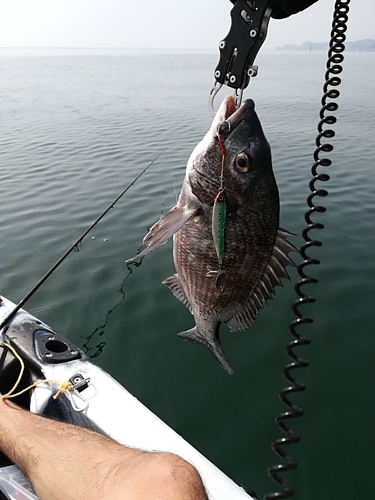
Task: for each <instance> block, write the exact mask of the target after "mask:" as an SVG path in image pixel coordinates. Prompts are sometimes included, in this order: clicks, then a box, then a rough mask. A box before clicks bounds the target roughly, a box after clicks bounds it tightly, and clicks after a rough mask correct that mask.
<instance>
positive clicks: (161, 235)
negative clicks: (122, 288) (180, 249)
mask: <svg viewBox="0 0 375 500" xmlns="http://www.w3.org/2000/svg"><path fill="white" fill-rule="evenodd" d="M198 210H199V209H197V208H187V207H177V206H176V207H173V208H172V209H171V210H170V211H169V212H167V213H166V214H164V215H162V216H161V217H160V219H159V220H158V221H157V222H156V223H155V224H154V225H153V226H152V228H151V229H150V231H149V232H148V233H147V234H146V236H145V237H144V238H143V243H145V244H146V245H147V247H146V248H145V249H144V250H143V251H142V252H141V253H139V254H138V255H136V256H135V257H132V258H131V259H128V260H126V261H125V262H131V261H132V260H135V259H138V257H143V256H144V255H146V254H148V253H149V252H152V251H153V250H155V249H156V248H158V247H160V245H164V243H166V242H167V241H168V240H169V238H170V237H171V236H173V235H174V234H175V233H177V231H178V230H179V229H181V228H182V226H183V225H184V224H186V222H187V221H188V220H189V219H190V218H191V217H193V215H194V214H195V213H196V212H197V211H198Z"/></svg>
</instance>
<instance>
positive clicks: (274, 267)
mask: <svg viewBox="0 0 375 500" xmlns="http://www.w3.org/2000/svg"><path fill="white" fill-rule="evenodd" d="M291 235H292V233H289V231H286V230H285V229H281V228H279V230H278V231H277V235H276V241H275V245H274V247H273V250H272V254H271V257H270V260H269V261H268V264H267V267H266V270H265V272H264V274H263V276H262V278H261V279H260V280H259V282H258V284H257V285H256V287H255V288H254V290H253V291H252V293H251V295H250V297H249V300H248V301H247V303H246V305H245V307H244V308H243V309H242V310H241V311H240V312H239V313H238V314H237V315H236V316H233V317H232V318H231V319H230V320H229V321H228V323H227V325H228V328H229V330H230V331H231V332H237V331H238V330H246V329H247V328H249V327H250V326H252V325H253V324H254V321H255V318H256V316H257V314H258V312H259V309H261V308H262V307H264V304H265V303H267V301H268V300H269V299H272V298H273V295H275V287H276V286H283V284H282V281H281V278H288V279H290V278H289V274H288V273H287V271H286V269H285V268H286V266H295V264H294V262H293V261H292V259H291V258H290V257H289V255H288V254H289V253H290V252H298V250H297V249H296V247H295V246H294V245H292V244H291V243H289V241H287V238H288V236H291Z"/></svg>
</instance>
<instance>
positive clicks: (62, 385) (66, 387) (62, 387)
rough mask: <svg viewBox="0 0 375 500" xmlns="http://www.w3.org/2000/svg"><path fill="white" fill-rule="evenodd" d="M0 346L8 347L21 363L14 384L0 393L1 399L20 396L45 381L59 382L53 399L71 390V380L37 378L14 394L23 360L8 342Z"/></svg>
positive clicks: (1, 343)
mask: <svg viewBox="0 0 375 500" xmlns="http://www.w3.org/2000/svg"><path fill="white" fill-rule="evenodd" d="M0 347H6V348H8V349H9V350H10V351H11V352H12V353H13V354H14V356H15V357H16V358H17V359H18V361H19V362H20V365H21V369H20V373H19V375H18V378H17V380H16V382H15V384H14V385H13V387H12V388H11V390H10V391H9V392H7V393H6V394H2V395H1V396H0V397H1V399H11V398H15V397H17V396H20V395H21V394H24V393H25V392H27V391H29V390H30V389H33V388H34V387H36V386H37V385H39V384H46V383H50V384H59V389H58V391H57V392H56V394H55V395H54V396H53V399H57V398H58V397H59V396H60V394H61V393H63V392H67V391H72V390H73V385H72V384H71V382H65V381H61V380H52V379H45V380H38V381H37V382H35V383H34V384H32V385H29V387H26V389H23V390H22V391H19V392H16V393H15V394H14V391H15V390H16V389H17V387H18V385H19V383H20V381H21V379H22V376H23V374H24V371H25V363H24V362H23V359H22V358H21V356H20V355H19V354H18V352H17V351H16V350H15V349H14V347H13V346H11V345H10V344H7V343H6V342H0Z"/></svg>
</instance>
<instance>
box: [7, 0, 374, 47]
mask: <svg viewBox="0 0 375 500" xmlns="http://www.w3.org/2000/svg"><path fill="white" fill-rule="evenodd" d="M334 3H335V2H334V0H319V1H318V2H317V3H316V4H314V5H313V6H312V7H310V8H309V9H307V10H305V11H304V12H302V13H299V14H297V15H294V16H292V17H290V18H288V19H285V20H274V19H271V21H270V25H269V29H268V36H267V39H266V42H265V44H264V48H265V49H274V48H275V46H278V45H279V46H280V45H285V44H287V43H294V44H298V45H299V44H302V43H303V42H305V41H313V42H323V41H328V39H329V34H330V30H331V23H332V13H333V6H334ZM231 8H232V4H231V3H230V2H229V0H185V1H181V0H0V47H85V48H86V47H104V48H110V47H114V48H154V49H158V48H167V49H204V50H211V49H216V48H217V46H218V43H219V41H220V40H221V39H222V38H224V37H225V36H226V35H227V33H228V31H229V27H230V10H231ZM350 9H351V10H350V18H349V19H350V20H349V29H348V33H347V39H348V40H349V41H354V40H361V39H364V38H373V39H375V23H374V19H375V0H355V1H354V0H353V1H352V2H351V3H350Z"/></svg>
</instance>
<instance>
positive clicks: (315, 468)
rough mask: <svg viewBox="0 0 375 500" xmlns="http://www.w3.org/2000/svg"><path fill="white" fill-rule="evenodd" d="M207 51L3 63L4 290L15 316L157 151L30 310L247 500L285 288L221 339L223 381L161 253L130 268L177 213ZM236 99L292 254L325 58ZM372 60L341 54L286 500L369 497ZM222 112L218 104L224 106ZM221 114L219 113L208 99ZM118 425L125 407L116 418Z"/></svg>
mask: <svg viewBox="0 0 375 500" xmlns="http://www.w3.org/2000/svg"><path fill="white" fill-rule="evenodd" d="M216 62H217V56H216V55H214V54H167V53H159V54H158V53H145V52H137V51H133V52H126V51H102V52H100V51H97V52H89V53H84V52H82V53H81V52H74V51H71V52H70V53H69V52H67V53H64V52H63V51H49V52H46V53H44V54H43V53H40V52H35V51H34V52H32V51H29V53H22V52H19V51H18V52H17V51H15V52H14V53H9V52H6V51H2V52H0V82H1V84H0V173H1V184H0V193H1V204H0V221H1V238H0V293H1V294H3V295H4V296H6V297H8V298H9V299H11V300H13V301H14V302H18V301H19V300H20V299H21V298H22V297H23V296H24V295H25V294H26V292H27V291H28V290H29V289H30V288H31V287H32V285H33V284H34V283H35V282H36V281H37V280H38V279H39V278H40V277H41V276H42V274H44V273H45V271H47V270H48V269H49V268H50V267H51V266H52V264H53V263H54V262H55V261H56V260H57V259H58V257H59V256H60V255H61V254H62V253H63V252H64V251H65V250H66V249H67V248H68V247H69V246H70V245H71V244H72V243H73V241H74V240H75V239H76V238H77V237H78V236H79V235H80V234H81V233H82V232H83V231H84V230H85V229H86V228H87V227H88V225H89V224H90V223H91V222H92V221H94V220H95V218H96V217H97V216H98V215H99V214H100V213H101V212H102V211H103V210H104V209H105V208H106V207H107V205H109V203H110V202H111V201H112V200H113V199H114V198H115V197H116V196H117V195H118V194H119V193H120V192H121V191H122V189H123V188H125V187H126V186H127V184H129V183H130V182H131V181H132V180H133V179H134V177H136V175H137V174H138V173H139V172H140V171H141V170H142V169H143V168H144V167H145V166H146V165H147V164H148V163H149V162H150V161H151V160H152V159H153V158H154V157H155V156H156V155H157V154H158V153H159V152H160V151H161V150H162V149H164V148H167V150H166V151H165V152H164V153H163V155H162V156H161V157H160V159H159V160H157V162H156V163H155V164H154V165H153V166H152V167H151V168H150V169H149V170H148V171H147V173H146V174H145V175H144V176H143V177H142V178H141V179H139V180H138V181H137V182H136V184H135V185H134V186H133V187H132V188H131V189H130V190H129V192H128V193H127V194H126V195H125V196H124V198H123V199H122V200H121V201H120V202H119V203H118V204H117V205H116V207H115V208H114V209H113V210H111V211H110V213H109V214H108V215H107V216H106V218H105V219H104V220H103V221H102V222H101V223H100V225H98V226H97V227H96V228H95V229H94V230H93V231H92V232H91V233H90V235H89V236H88V237H87V239H85V241H84V244H83V247H82V250H81V251H80V252H79V253H74V254H73V255H71V256H70V257H69V259H68V260H67V261H66V262H65V264H64V265H63V266H62V267H61V268H59V270H58V271H56V272H55V273H54V274H53V276H52V277H51V278H50V279H49V280H48V281H47V282H46V283H45V284H44V285H43V287H42V288H41V289H40V290H39V291H38V292H37V293H36V294H35V295H34V296H33V297H32V299H31V300H30V301H29V302H28V304H27V307H26V308H27V309H28V310H29V311H30V312H31V313H33V314H35V315H36V316H38V317H39V318H40V319H42V320H44V321H45V322H47V323H48V324H50V325H51V326H52V327H54V328H55V329H57V330H58V331H60V332H61V333H63V334H65V335H66V336H68V337H69V338H70V339H71V340H72V341H74V342H75V343H76V344H78V345H79V346H80V347H81V348H83V349H84V350H85V351H86V352H87V353H88V355H90V356H92V357H94V358H95V362H96V363H98V364H99V365H100V366H102V367H103V368H104V369H106V370H107V371H108V372H109V373H111V374H112V375H113V376H114V377H115V378H116V379H117V380H119V382H121V383H122V384H123V385H124V386H125V387H126V388H127V389H128V390H129V391H130V392H132V393H133V394H134V395H135V396H136V397H137V398H139V399H140V400H141V401H142V402H143V403H144V404H146V405H147V406H148V407H149V408H150V409H151V410H152V411H153V412H155V413H156V414H157V415H159V416H160V417H161V418H162V419H163V420H165V421H166V422H167V423H168V424H169V425H171V426H172V427H173V428H174V429H175V430H176V431H177V432H178V433H180V434H181V435H182V436H184V437H185V438H186V439H187V440H188V441H189V442H190V443H192V444H193V445H194V446H195V447H196V448H198V449H199V450H200V451H201V452H202V453H203V454H204V455H206V456H207V457H208V458H209V459H210V460H212V461H213V462H214V463H215V464H216V465H217V466H218V467H220V468H221V469H222V470H223V471H224V472H226V473H227V474H228V475H229V476H230V477H232V478H233V479H234V480H235V481H237V482H244V483H246V484H248V485H250V486H252V487H253V488H254V490H255V491H256V492H257V493H258V496H259V497H260V498H261V497H262V496H263V495H264V494H265V493H267V492H270V491H274V490H275V489H276V486H274V484H273V483H272V482H271V480H269V479H268V477H267V473H266V471H267V468H268V467H269V466H271V465H274V464H276V463H279V461H278V459H277V458H276V456H275V455H274V454H273V452H272V450H271V448H270V444H271V442H272V441H273V440H274V439H276V438H278V437H281V431H279V430H278V429H277V428H276V426H275V424H274V418H275V416H276V415H277V414H278V413H279V412H280V411H282V410H283V408H284V407H283V406H282V404H281V403H280V402H279V400H278V393H279V391H280V389H281V388H282V387H284V386H285V385H286V381H285V379H283V377H282V373H281V372H282V368H283V366H284V365H285V364H286V362H287V361H288V358H287V355H286V354H285V346H286V344H287V343H288V342H289V341H290V340H291V336H290V333H289V330H288V325H289V323H290V322H291V320H293V319H294V315H293V313H292V310H291V304H292V303H293V301H294V300H295V299H296V293H295V291H294V286H293V285H294V283H295V282H296V280H297V273H296V272H294V271H293V270H292V272H291V276H292V282H291V283H290V282H287V283H286V284H285V287H284V288H282V289H281V288H279V289H278V292H277V296H276V298H275V300H274V301H272V302H271V303H270V304H269V306H268V307H267V308H265V309H264V310H262V311H261V314H260V316H259V319H258V321H257V323H256V325H255V326H254V327H253V328H252V329H251V331H246V332H242V333H236V334H233V335H232V334H229V332H228V330H227V329H226V328H224V327H223V328H222V335H221V337H222V342H223V346H224V349H225V351H226V353H227V355H228V358H229V360H230V361H231V363H232V366H233V368H234V371H235V374H234V376H232V377H230V376H228V375H227V374H226V373H225V372H224V371H223V370H222V369H221V368H220V367H219V365H218V364H217V363H216V362H215V361H214V360H213V358H212V356H211V354H210V353H209V351H208V350H207V349H205V348H203V347H202V346H199V345H195V344H189V343H185V342H183V341H182V340H181V339H179V338H178V337H177V336H176V333H177V332H179V331H182V330H186V329H188V328H191V327H192V326H193V318H192V316H191V315H190V313H189V312H188V310H187V309H186V308H185V307H184V306H183V305H182V304H181V303H180V302H178V301H177V300H176V299H175V298H174V297H173V296H172V294H171V293H170V291H169V290H168V289H167V287H165V286H163V285H162V284H161V282H162V281H163V279H165V278H166V277H168V276H170V275H171V274H172V273H173V272H174V267H173V261H172V250H171V242H169V243H167V244H166V245H165V246H163V247H161V248H160V249H158V250H157V251H156V252H154V253H152V254H150V255H149V256H147V257H146V258H144V259H143V261H142V264H141V265H139V266H138V265H135V264H131V265H126V264H125V263H124V261H125V259H127V258H129V257H132V256H133V255H134V254H135V253H136V252H137V250H138V249H139V248H140V247H141V244H142V238H143V236H144V235H145V234H146V232H147V228H148V227H150V225H151V224H152V223H153V222H155V221H156V220H157V219H158V218H159V216H160V214H161V213H163V212H165V211H168V210H169V209H170V208H171V207H173V205H174V204H175V202H176V197H177V195H178V192H179V190H180V187H181V183H182V179H183V176H184V170H185V165H186V162H187V159H188V156H189V154H190V152H191V150H192V149H193V147H194V146H195V145H196V143H197V142H198V141H199V140H200V139H201V138H202V136H203V134H204V133H205V132H206V130H207V129H208V127H209V125H210V122H211V118H210V115H209V113H208V108H207V96H208V91H209V88H210V86H211V85H212V83H213V81H212V72H213V69H214V67H215V65H216ZM257 62H258V64H259V67H260V71H259V75H258V77H257V78H256V79H254V80H253V81H252V83H251V85H250V89H248V91H247V96H251V97H252V98H253V99H254V100H255V102H256V109H257V112H258V116H259V118H260V120H261V122H262V124H263V127H264V130H265V133H266V136H267V138H268V140H269V142H270V143H271V146H272V153H273V163H274V171H275V175H276V178H277V182H278V185H279V190H280V197H281V225H282V226H283V227H285V228H287V229H289V230H290V231H293V232H294V233H296V234H297V235H298V236H297V237H295V238H294V243H295V244H296V245H300V244H301V241H302V239H301V236H300V235H301V231H302V229H303V228H304V213H305V211H306V196H307V194H308V182H309V179H310V167H311V165H312V163H313V159H312V153H313V151H314V141H315V136H316V126H317V123H318V120H319V118H318V115H319V110H320V96H321V93H322V90H321V89H322V85H323V81H324V71H325V54H324V53H311V54H308V53H296V54H291V53H290V54H287V53H276V52H275V53H272V52H270V53H266V52H264V53H262V54H261V55H260V57H259V59H258V61H257ZM374 82H375V54H373V53H348V54H347V55H346V61H345V70H344V73H343V84H342V87H341V92H342V95H341V97H340V99H339V104H340V109H339V111H338V113H337V116H338V123H337V124H336V125H335V126H334V128H335V130H336V132H337V135H336V137H335V138H334V139H333V144H334V146H335V150H334V152H333V153H332V154H331V158H332V160H333V165H332V166H331V167H329V174H330V175H331V180H330V182H329V183H326V184H325V186H324V187H325V188H327V189H328V191H329V196H328V197H327V198H325V199H324V200H322V201H323V203H324V204H325V205H326V206H327V212H326V213H325V214H318V215H316V216H315V220H317V221H320V222H322V223H323V224H324V225H325V229H324V231H320V232H319V233H318V231H316V233H315V234H316V236H317V237H318V238H321V239H322V241H323V246H322V247H321V248H319V249H313V250H312V251H311V255H313V256H314V257H316V258H318V259H319V260H321V265H319V266H311V268H309V269H308V273H310V274H312V275H313V276H315V277H317V278H318V279H319V283H318V284H317V285H311V286H310V287H309V288H308V289H307V290H306V291H307V292H309V293H311V294H312V295H313V296H315V297H316V298H317V302H316V304H313V305H311V306H309V307H306V308H305V312H306V313H309V314H310V315H312V316H313V318H314V323H313V324H312V325H309V326H308V327H305V328H302V327H301V328H300V332H301V333H304V334H305V335H307V336H309V337H310V338H311V339H312V344H311V346H309V347H305V348H303V349H300V351H299V352H300V354H301V355H303V356H305V357H306V358H307V359H308V360H309V362H310V366H309V368H308V369H305V370H300V371H299V372H298V377H299V378H300V379H301V380H303V381H304V382H305V383H306V384H307V391H306V392H305V393H303V394H301V395H298V396H295V397H294V401H296V402H297V403H298V404H300V405H302V407H303V409H304V416H303V418H301V419H298V420H297V421H294V422H293V424H292V425H293V426H294V428H295V429H297V430H298V432H300V433H301V436H302V439H301V443H300V444H298V445H295V446H293V447H291V448H290V453H291V454H292V455H293V456H294V457H295V458H296V459H297V461H298V468H297V470H296V471H295V472H294V473H293V474H291V475H289V478H290V479H291V481H292V483H293V485H294V486H295V490H296V495H295V497H296V498H298V499H304V500H310V499H314V500H316V499H319V500H332V499H340V500H344V499H347V500H353V499H357V498H372V497H373V473H374V466H375V459H374V449H375V433H374V421H375V389H374V376H375V362H374V350H375V328H374V324H375V308H374V298H375V297H374V285H375V259H374V248H375V230H374V223H375V210H374V207H375V201H374V200H375V162H374V157H375V151H374V145H373V144H374V127H375V123H374V121H375V120H374V116H375V95H374ZM220 99H221V98H219V100H220ZM219 100H218V102H219ZM124 411H126V408H125V409H124Z"/></svg>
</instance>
